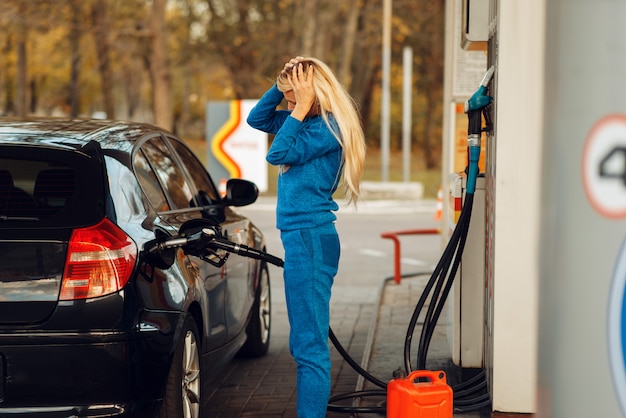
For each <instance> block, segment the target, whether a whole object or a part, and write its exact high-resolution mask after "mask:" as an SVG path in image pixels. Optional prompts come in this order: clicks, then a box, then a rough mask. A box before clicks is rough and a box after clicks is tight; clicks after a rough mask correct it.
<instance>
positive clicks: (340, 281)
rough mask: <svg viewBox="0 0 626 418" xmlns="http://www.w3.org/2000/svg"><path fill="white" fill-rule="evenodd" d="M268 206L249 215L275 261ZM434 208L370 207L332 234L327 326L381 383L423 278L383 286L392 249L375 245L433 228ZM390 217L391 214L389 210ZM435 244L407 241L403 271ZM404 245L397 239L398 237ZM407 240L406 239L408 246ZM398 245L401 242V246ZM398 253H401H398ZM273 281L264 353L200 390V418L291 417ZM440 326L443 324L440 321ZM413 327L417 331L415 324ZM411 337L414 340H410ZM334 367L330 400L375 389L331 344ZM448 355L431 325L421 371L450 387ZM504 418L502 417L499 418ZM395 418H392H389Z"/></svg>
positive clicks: (424, 260)
mask: <svg viewBox="0 0 626 418" xmlns="http://www.w3.org/2000/svg"><path fill="white" fill-rule="evenodd" d="M273 205H274V203H273V202H272V201H271V200H262V201H261V202H259V204H258V205H257V206H256V207H255V208H254V209H252V212H253V213H248V214H249V215H251V217H252V218H253V219H255V222H256V223H257V225H258V226H259V227H260V228H261V229H262V230H263V231H266V236H267V239H268V248H270V249H274V250H272V251H271V252H272V253H274V254H276V255H277V256H282V251H281V250H280V241H279V238H278V236H277V234H274V233H273V232H272V230H273V215H272V212H273V209H274V206H273ZM435 207H436V202H418V203H416V202H408V203H407V202H396V203H395V204H393V208H394V209H393V210H390V206H389V203H385V202H371V203H370V204H369V205H366V207H365V208H363V207H362V208H361V209H360V214H358V215H357V214H354V213H353V212H352V211H350V210H343V211H340V213H339V222H338V230H339V233H340V236H341V239H342V261H341V263H342V264H340V273H339V275H338V276H337V278H336V281H335V285H334V287H333V296H332V300H331V328H332V329H333V331H334V332H335V334H336V335H337V338H338V339H339V341H340V342H341V344H342V345H343V346H344V348H345V349H346V350H347V351H348V352H349V353H350V355H351V356H352V358H353V359H354V360H355V361H356V362H357V363H359V364H361V365H363V366H364V367H365V369H366V370H368V372H370V373H371V374H372V375H374V376H375V377H376V378H378V379H380V380H383V381H388V380H390V379H391V378H392V372H393V371H394V370H395V369H397V368H398V367H401V366H402V365H403V345H404V339H405V334H406V330H407V327H408V322H409V319H410V317H411V315H412V313H413V310H414V307H415V304H416V302H417V300H418V298H419V296H420V294H421V291H422V289H423V287H424V284H425V282H426V281H427V280H428V278H429V276H428V275H426V276H419V277H415V278H406V279H403V280H402V282H401V284H399V285H398V284H395V283H394V282H393V281H392V280H387V278H388V277H389V276H391V274H392V272H393V264H392V259H391V257H390V254H392V253H393V250H392V244H391V242H389V241H388V240H382V239H381V238H380V233H381V232H382V231H385V232H386V231H397V230H401V229H414V228H433V227H437V226H438V223H437V222H435V221H434V216H433V215H434V213H435ZM394 211H395V212H394ZM438 239H440V238H437V237H435V238H433V237H431V238H429V237H421V238H410V237H407V238H406V241H407V247H408V248H409V250H408V252H409V253H419V254H420V255H421V256H422V257H417V258H411V257H405V256H404V255H403V259H402V260H403V262H402V266H403V269H404V270H403V272H416V271H428V270H429V269H431V268H432V265H433V264H435V263H436V262H437V261H438V258H439V254H440V241H437V240H438ZM403 240H404V238H403ZM411 240H413V241H411ZM403 242H404V241H403ZM403 254H404V251H403ZM270 275H271V277H272V309H273V312H272V320H273V324H272V342H271V346H270V351H269V353H268V354H267V355H266V356H265V357H263V358H260V359H253V360H248V359H236V360H234V361H233V362H232V364H230V365H229V366H227V368H226V369H225V370H224V373H223V374H222V375H221V378H220V379H217V380H215V381H213V382H211V383H210V384H208V385H205V386H207V387H205V388H204V393H205V394H207V393H208V397H207V398H205V399H206V401H207V404H208V405H210V408H207V410H206V413H205V418H236V417H264V418H272V417H289V418H295V417H296V413H295V406H296V387H295V386H296V382H295V374H296V372H295V363H294V362H293V360H292V358H291V356H290V355H289V349H288V343H287V339H288V333H289V325H288V323H287V315H286V308H285V302H284V289H283V286H282V280H281V277H282V275H281V271H280V270H279V269H277V268H274V267H273V266H272V267H270ZM439 323H440V324H445V323H446V319H445V318H443V317H442V318H441V319H440V321H439ZM418 326H419V325H418ZM415 338H418V337H415ZM331 354H332V361H333V368H332V382H333V388H332V395H333V396H337V395H340V394H346V393H350V392H354V391H357V390H362V389H368V390H369V389H377V388H376V387H375V386H374V385H372V384H371V383H369V382H367V381H366V380H364V379H363V378H362V377H360V376H359V375H358V374H357V373H356V372H355V371H354V370H353V369H352V368H351V367H350V366H349V365H348V363H346V362H345V361H344V360H343V358H342V357H341V356H340V354H339V353H338V351H337V350H336V349H335V347H333V346H332V345H331ZM448 359H449V353H448V352H447V343H446V341H445V334H444V332H443V326H441V325H438V327H437V330H436V332H435V334H434V337H433V342H432V344H431V348H430V350H429V356H428V365H427V367H428V368H429V369H432V370H436V369H446V371H447V372H448V373H449V376H448V379H449V382H450V384H451V385H452V384H453V383H454V384H456V382H458V381H459V380H460V379H461V376H460V375H459V374H458V373H457V372H458V371H457V370H455V369H454V368H450V367H451V366H450V364H449V362H448ZM384 401H385V397H379V398H370V397H366V398H363V399H361V400H360V399H354V400H353V399H348V400H346V401H342V402H337V403H335V404H341V405H345V406H346V407H359V408H362V409H363V408H365V409H371V408H376V407H378V408H381V407H382V408H384ZM383 416H384V414H378V413H373V412H359V413H353V412H349V411H343V412H336V411H331V412H329V413H328V415H327V417H328V418H337V417H374V418H377V417H383ZM490 416H491V414H490V413H489V412H488V411H485V410H482V411H477V412H470V413H455V414H454V417H455V418H487V417H490ZM498 417H500V418H504V417H505V415H498ZM394 418H398V417H394Z"/></svg>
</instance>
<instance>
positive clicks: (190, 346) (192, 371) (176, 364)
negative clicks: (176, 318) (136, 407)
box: [159, 316, 202, 418]
mask: <svg viewBox="0 0 626 418" xmlns="http://www.w3.org/2000/svg"><path fill="white" fill-rule="evenodd" d="M199 344H200V340H199V338H198V327H197V325H196V322H195V321H194V319H193V317H191V316H187V318H186V319H185V323H184V324H183V329H182V332H181V333H180V337H179V340H178V342H177V344H176V352H175V353H174V358H173V359H172V364H171V366H170V371H169V375H168V379H167V384H166V387H165V396H164V398H163V402H162V405H161V411H160V415H159V417H160V418H200V417H201V409H202V398H201V397H200V390H201V382H202V379H201V376H202V368H201V358H200V346H199Z"/></svg>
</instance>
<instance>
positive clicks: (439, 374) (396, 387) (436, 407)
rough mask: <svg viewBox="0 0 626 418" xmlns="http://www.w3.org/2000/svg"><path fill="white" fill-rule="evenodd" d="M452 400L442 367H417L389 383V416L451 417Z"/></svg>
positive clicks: (398, 417)
mask: <svg viewBox="0 0 626 418" xmlns="http://www.w3.org/2000/svg"><path fill="white" fill-rule="evenodd" d="M424 378H425V379H424ZM426 380H427V381H426ZM452 402H453V398H452V388H451V387H450V386H448V384H447V383H446V373H445V372H444V371H442V370H438V371H431V370H416V371H414V372H411V373H410V374H409V375H408V377H400V378H396V379H393V380H391V381H390V382H389V383H388V384H387V418H452V406H453V405H452Z"/></svg>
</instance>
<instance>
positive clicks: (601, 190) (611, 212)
mask: <svg viewBox="0 0 626 418" xmlns="http://www.w3.org/2000/svg"><path fill="white" fill-rule="evenodd" d="M582 174H583V184H584V187H585V194H586V195H587V199H589V202H590V203H591V205H592V206H593V208H594V209H595V210H596V211H597V212H598V213H600V214H601V215H603V216H606V217H608V218H624V217H626V115H609V116H606V117H604V118H602V119H600V120H599V121H598V122H597V123H596V124H595V125H594V126H593V128H592V129H591V131H590V132H589V135H588V136H587V139H586V141H585V148H584V151H583V167H582Z"/></svg>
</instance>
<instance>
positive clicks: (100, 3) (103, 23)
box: [91, 0, 115, 119]
mask: <svg viewBox="0 0 626 418" xmlns="http://www.w3.org/2000/svg"><path fill="white" fill-rule="evenodd" d="M107 6H108V5H107V1H106V0H96V1H95V2H94V3H93V8H92V9H91V17H92V20H93V28H94V31H93V34H94V41H95V43H96V56H97V58H98V71H99V73H100V90H101V92H102V100H103V102H104V111H105V113H106V114H107V118H109V119H113V118H115V105H114V103H113V76H112V74H111V64H110V61H109V57H110V47H109V37H108V35H109V19H108V14H107Z"/></svg>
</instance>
